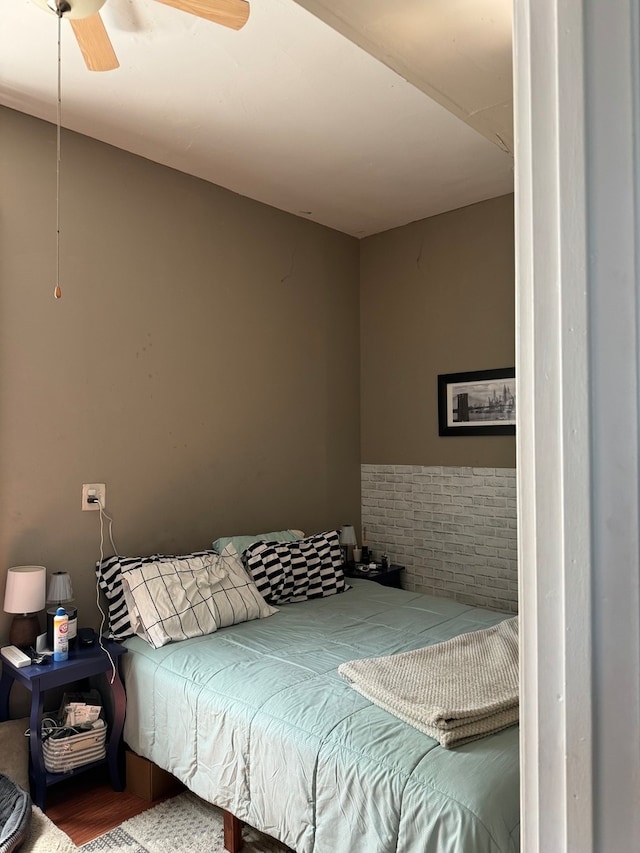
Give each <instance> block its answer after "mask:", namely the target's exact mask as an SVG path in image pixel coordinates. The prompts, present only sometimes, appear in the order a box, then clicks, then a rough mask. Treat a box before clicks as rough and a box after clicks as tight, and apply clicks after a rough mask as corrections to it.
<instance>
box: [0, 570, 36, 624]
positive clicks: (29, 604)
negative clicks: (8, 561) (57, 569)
mask: <svg viewBox="0 0 640 853" xmlns="http://www.w3.org/2000/svg"><path fill="white" fill-rule="evenodd" d="M46 578H47V570H46V568H45V567H44V566H14V567H13V568H11V569H9V571H8V572H7V588H6V590H5V593H4V610H5V613H37V612H38V611H39V610H44V605H45V590H46V583H47V580H46Z"/></svg>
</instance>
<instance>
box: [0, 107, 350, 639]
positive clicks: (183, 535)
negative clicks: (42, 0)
mask: <svg viewBox="0 0 640 853" xmlns="http://www.w3.org/2000/svg"><path fill="white" fill-rule="evenodd" d="M0 139H1V144H0V185H1V186H2V196H1V202H0V214H1V225H0V371H1V372H0V395H1V396H0V467H1V473H0V503H1V519H2V522H1V523H2V527H1V530H0V594H3V593H4V578H5V573H6V568H7V567H8V566H11V565H17V564H21V563H36V564H44V565H46V566H47V567H48V568H49V569H50V570H51V571H56V570H68V571H69V572H71V575H72V579H73V583H74V588H75V590H76V598H77V602H78V605H79V616H80V624H87V623H88V622H90V621H92V620H93V618H94V614H95V605H94V603H93V600H94V589H93V585H94V574H93V564H94V562H95V560H96V558H97V557H98V544H99V539H98V537H99V524H98V514H97V513H87V512H84V513H83V512H81V510H80V495H81V485H82V483H83V482H105V483H106V485H107V508H108V510H109V511H110V513H111V514H112V515H113V517H114V520H115V528H114V530H115V535H116V541H117V544H118V546H119V550H120V552H121V553H123V554H132V553H151V552H155V551H158V552H169V553H184V552H185V551H188V550H191V549H194V548H198V549H200V548H203V547H207V546H208V545H209V543H210V542H211V540H212V539H213V538H215V537H217V536H219V535H223V534H229V533H234V532H250V531H254V532H257V531H259V530H265V529H274V528H280V527H289V526H293V527H299V528H303V529H305V530H307V531H317V530H320V529H327V528H329V527H334V526H338V525H340V524H342V523H344V522H345V521H351V522H353V523H355V524H357V523H358V520H359V513H360V506H359V498H360V473H359V462H360V451H359V440H360V439H359V422H358V416H359V412H358V397H359V377H358V338H357V329H358V311H359V306H358V275H359V270H358V251H359V250H358V243H357V241H356V240H355V239H353V238H350V237H347V236H344V235H342V234H339V233H337V232H335V231H331V230H329V229H327V228H322V227H320V226H318V225H315V224H313V223H310V222H307V221H305V220H303V219H300V218H296V217H294V216H291V215H288V214H285V213H282V212H279V211H277V210H274V209H272V208H269V207H266V206H264V205H261V204H258V203H256V202H252V201H250V200H248V199H246V198H243V197H240V196H237V195H234V194H233V193H230V192H227V191H225V190H222V189H220V188H217V187H215V186H212V185H210V184H207V183H205V182H203V181H200V180H197V179H195V178H191V177H188V176H186V175H183V174H180V173H178V172H175V171H172V170H170V169H166V168H164V167H160V166H158V165H155V164H153V163H150V162H148V161H145V160H142V159H140V158H137V157H135V156H132V155H129V154H127V153H124V152H122V151H118V150H117V149H114V148H110V147H109V146H106V145H103V144H100V143H96V142H94V141H92V140H89V139H86V138H84V137H81V136H78V135H75V134H71V133H66V132H65V133H63V138H62V198H61V211H62V229H61V230H62V252H61V284H62V289H63V298H62V299H61V300H59V301H55V300H54V299H53V287H54V283H55V154H56V146H55V128H54V127H53V126H52V125H50V124H46V123H44V122H40V121H38V120H36V119H32V118H29V117H27V116H24V115H21V114H19V113H15V112H12V111H10V110H7V109H3V108H0ZM109 552H110V551H109ZM7 629H8V617H6V616H5V614H3V613H0V640H6V631H7Z"/></svg>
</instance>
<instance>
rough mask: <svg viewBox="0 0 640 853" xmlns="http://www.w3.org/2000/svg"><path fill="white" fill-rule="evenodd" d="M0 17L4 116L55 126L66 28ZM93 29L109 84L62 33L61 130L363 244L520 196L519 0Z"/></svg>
mask: <svg viewBox="0 0 640 853" xmlns="http://www.w3.org/2000/svg"><path fill="white" fill-rule="evenodd" d="M2 6H3V9H2V25H1V26H0V103H2V104H4V105H5V106H9V107H12V108H15V109H17V110H20V111H22V112H26V113H29V114H31V115H34V116H37V117H39V118H43V119H46V120H48V121H51V122H55V120H56V80H57V26H58V24H57V19H56V17H55V15H53V14H48V13H47V12H44V11H43V10H42V9H40V8H38V7H37V6H36V5H34V3H33V2H31V0H2ZM303 6H306V7H308V8H303ZM308 9H311V10H312V11H313V12H314V13H315V14H312V13H311V12H310V11H308ZM101 15H102V19H103V21H104V23H105V26H106V28H107V30H108V32H109V35H110V37H111V41H112V43H113V46H114V48H115V51H116V53H117V55H118V58H119V60H120V68H119V69H117V70H116V71H110V72H104V73H96V72H93V73H91V72H88V71H87V70H86V69H85V66H84V64H83V61H82V58H81V55H80V51H79V49H78V47H77V45H76V43H75V41H74V39H73V34H72V32H71V29H70V27H69V22H68V21H63V22H62V24H63V27H62V30H63V39H62V124H63V125H64V126H65V127H68V128H71V129H73V130H75V131H78V132H80V133H83V134H86V135H87V136H91V137H94V138H95V139H99V140H101V141H104V142H107V143H109V144H111V145H115V146H118V147H120V148H123V149H125V150H127V151H131V152H133V153H135V154H139V155H141V156H143V157H147V158H148V159H150V160H154V161H156V162H158V163H163V164H165V165H167V166H171V167H173V168H175V169H179V170H181V171H183V172H186V173H189V174H192V175H196V176H198V177H200V178H203V179H205V180H207V181H211V182H212V183H215V184H218V185H220V186H223V187H226V188H228V189H231V190H233V191H235V192H238V193H240V194H242V195H245V196H248V197H250V198H253V199H257V200H259V201H262V202H265V203H267V204H270V205H272V206H274V207H277V208H280V209H282V210H286V211H290V212H291V213H294V214H297V215H301V216H304V217H307V218H308V219H311V220H314V221H316V222H319V223H321V224H324V225H328V226H330V227H331V228H335V229H338V230H340V231H343V232H345V233H347V234H351V235H354V236H358V237H361V236H366V235H369V234H373V233H377V232H379V231H384V230H387V229H389V228H393V227H395V226H399V225H404V224H406V223H408V222H412V221H415V220H417V219H422V218H424V217H426V216H431V215H434V214H436V213H441V212H443V211H445V210H452V209H455V208H458V207H462V206H464V205H467V204H472V203H473V202H476V201H480V200H483V199H486V198H492V197H494V196H498V195H502V194H504V193H507V192H510V191H511V190H512V188H513V174H512V173H513V158H512V155H511V154H510V153H508V152H509V150H510V149H511V148H512V138H513V137H512V132H511V124H512V107H511V0H404V2H403V3H402V4H399V3H390V2H388V0H357V2H355V1H354V0H351V2H346V0H297V2H296V0H253V2H252V5H251V16H250V18H249V21H248V23H247V24H246V26H245V27H244V28H243V29H242V30H240V31H237V32H236V31H234V30H229V29H226V28H224V27H220V26H217V25H215V24H211V23H209V22H207V21H203V20H201V19H198V18H195V17H193V16H191V15H187V14H185V13H183V12H179V11H176V10H174V9H171V8H169V7H167V6H164V5H161V4H159V3H156V2H154V0H107V3H106V5H105V6H104V7H103V9H102V11H101ZM317 16H320V17H317ZM321 18H322V19H324V20H321ZM325 21H328V22H329V23H326V22H325ZM329 24H331V26H330V25H329ZM334 28H335V29H334ZM409 80H410V81H411V82H408V81H409ZM434 99H435V100H434ZM443 105H444V106H443ZM62 155H63V158H64V150H63V152H62ZM67 168H68V167H67Z"/></svg>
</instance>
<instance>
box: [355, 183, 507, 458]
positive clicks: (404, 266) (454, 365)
mask: <svg viewBox="0 0 640 853" xmlns="http://www.w3.org/2000/svg"><path fill="white" fill-rule="evenodd" d="M513 245H514V244H513V196H511V195H508V196H502V197H500V198H496V199H491V200H490V201H485V202H481V203H479V204H475V205H471V206H470V207H465V208H462V209H460V210H454V211H452V212H450V213H444V214H442V215H440V216H434V217H431V218H430V219H424V220H422V221H420V222H415V223H412V224H411V225H407V226H405V227H403V228H396V229H394V230H392V231H387V232H385V233H383V234H378V235H375V236H373V237H368V238H366V239H365V240H362V241H361V243H360V247H361V254H360V258H361V261H360V267H361V273H360V275H361V285H360V286H361V319H360V330H361V365H362V366H361V424H362V462H363V463H371V464H391V465H393V464H396V465H455V466H473V467H491V468H496V467H507V468H512V467H515V438H513V437H512V436H479V437H475V436H474V437H468V436H464V437H462V436H455V437H442V438H441V437H439V436H438V404H437V376H438V374H439V373H457V372H462V371H468V370H485V369H490V368H498V367H511V366H513V364H514V363H515V322H514V312H515V308H514V299H515V285H514V249H513Z"/></svg>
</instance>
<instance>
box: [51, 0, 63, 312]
mask: <svg viewBox="0 0 640 853" xmlns="http://www.w3.org/2000/svg"><path fill="white" fill-rule="evenodd" d="M62 11H63V10H62V2H61V0H57V3H56V14H57V16H58V115H57V122H56V286H55V289H54V291H53V295H54V298H55V299H60V297H61V296H62V290H61V288H60V125H61V123H62V96H61V90H62V85H61V82H62V78H61V71H60V67H61V53H62V51H61V34H62Z"/></svg>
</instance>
